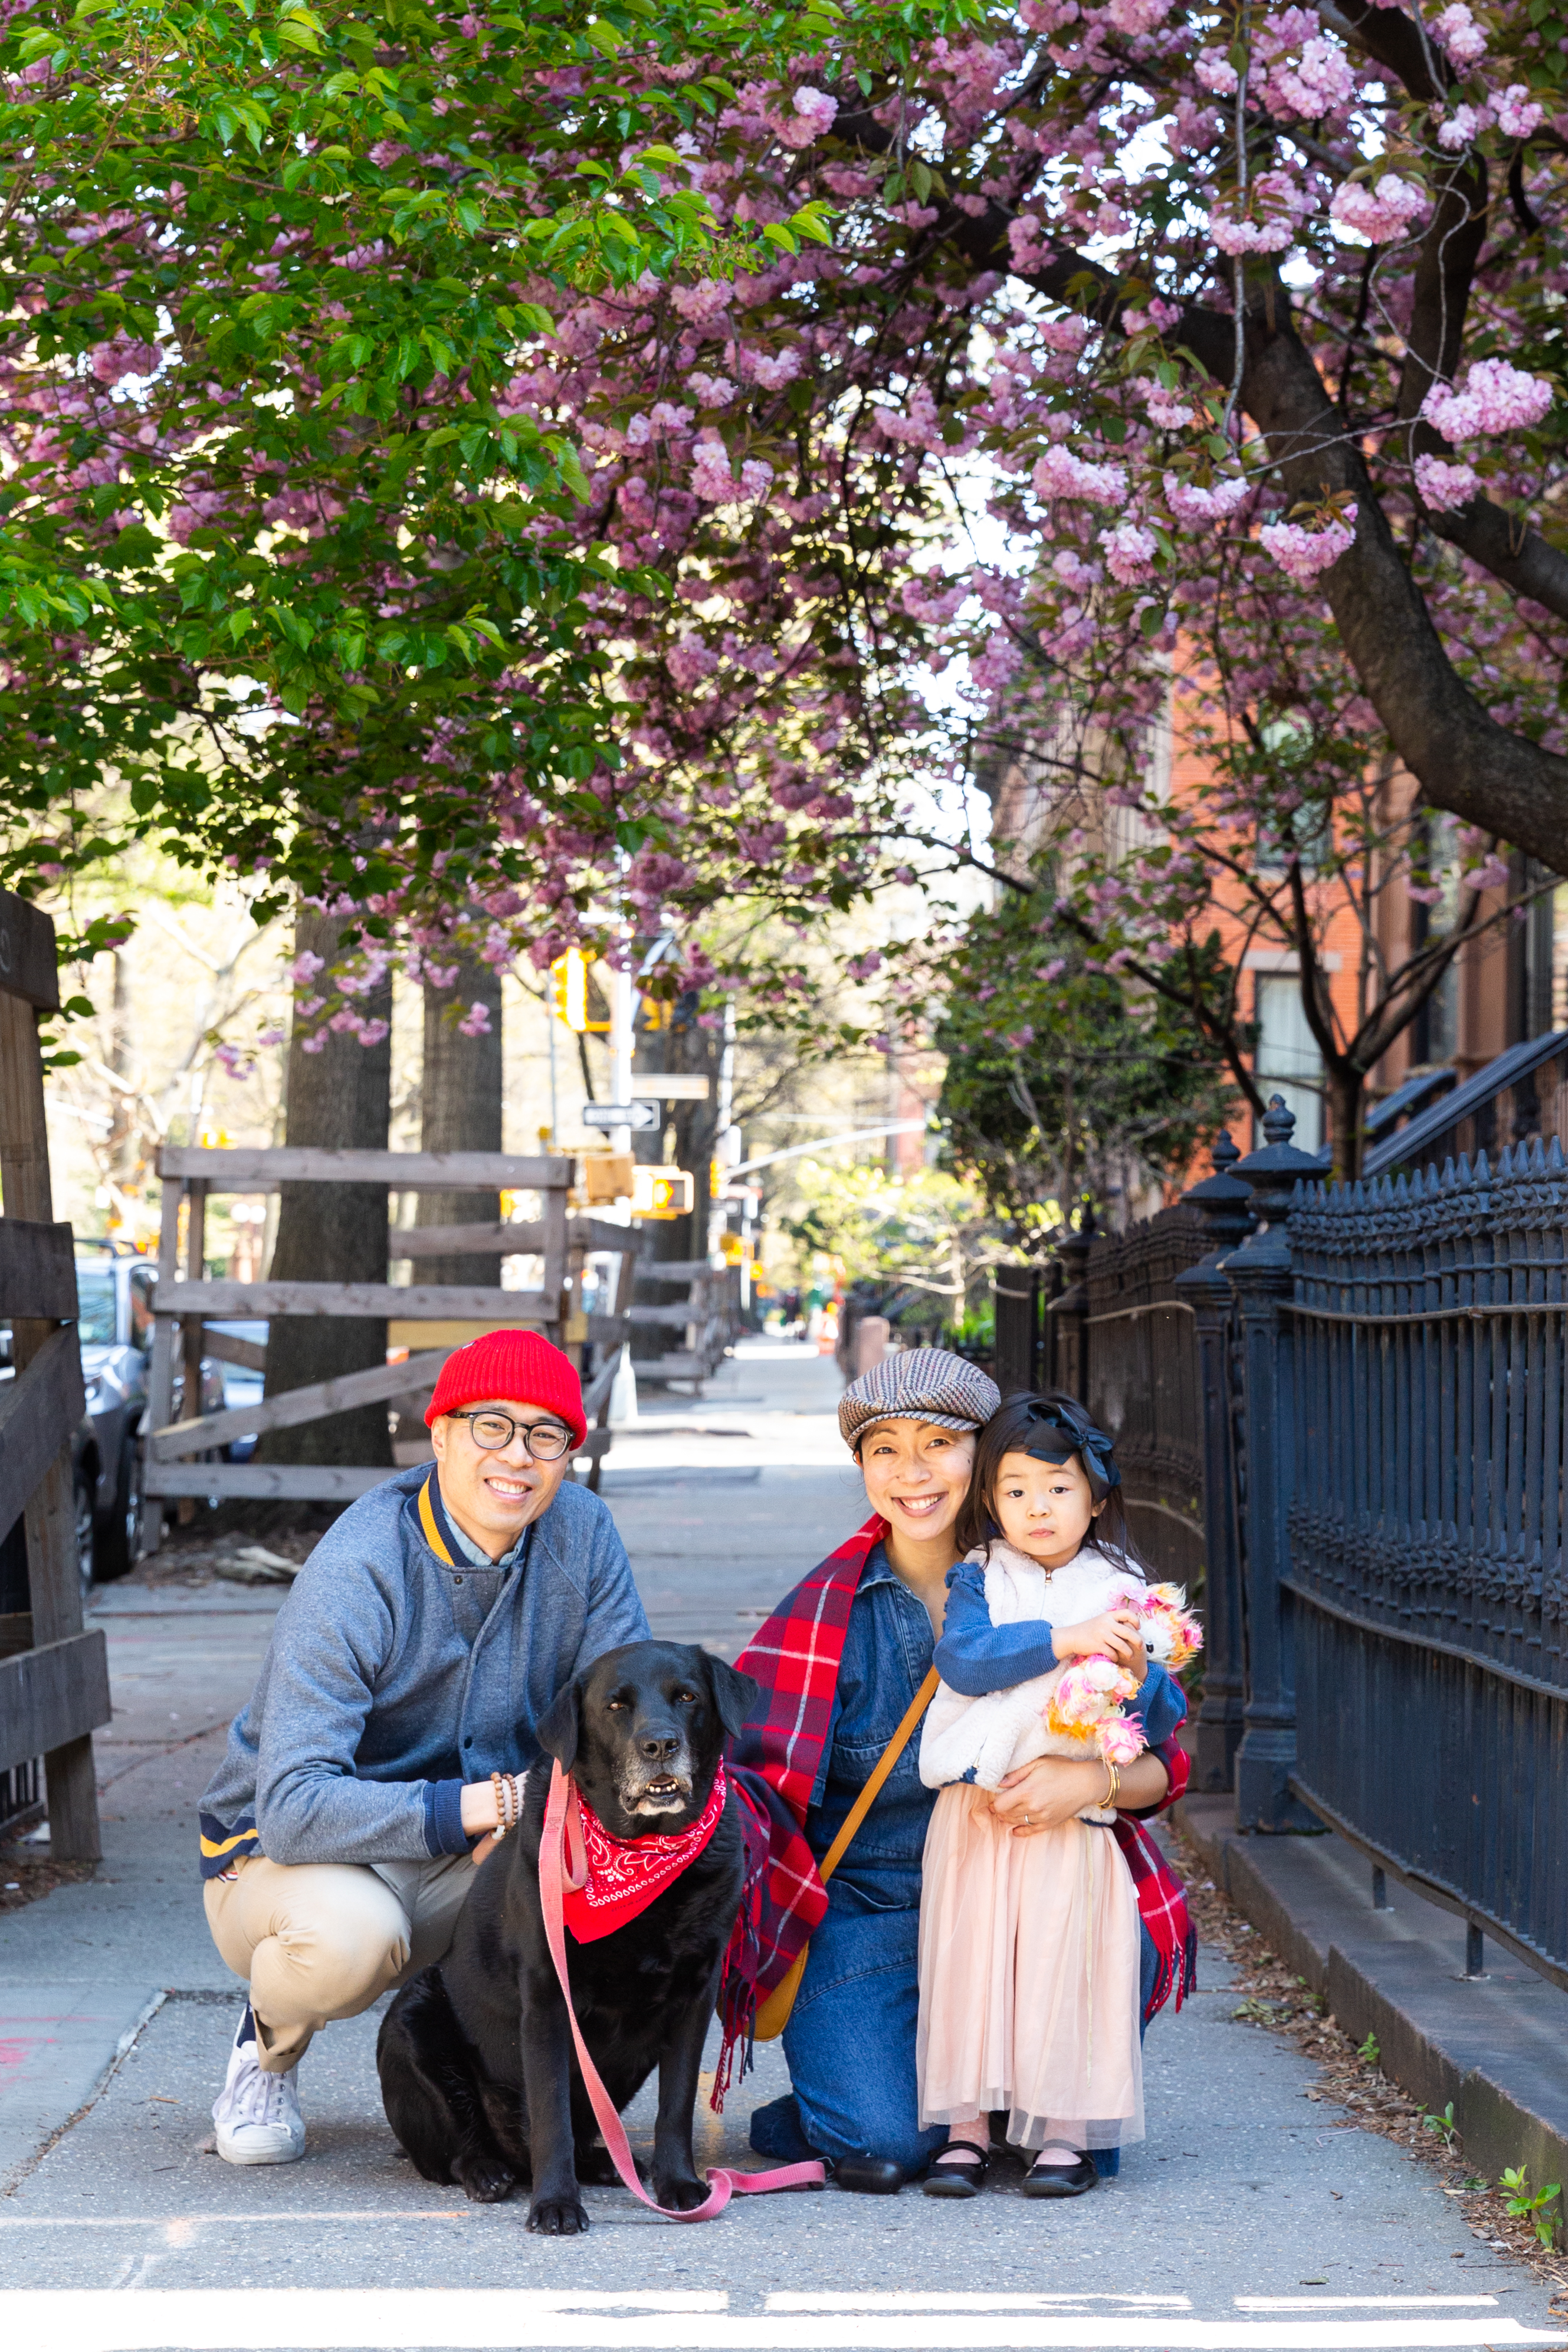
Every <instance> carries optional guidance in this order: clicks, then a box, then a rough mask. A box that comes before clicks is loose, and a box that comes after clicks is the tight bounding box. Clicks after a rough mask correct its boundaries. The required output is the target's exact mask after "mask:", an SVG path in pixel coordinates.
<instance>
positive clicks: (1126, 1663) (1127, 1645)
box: [1051, 1609, 1149, 1684]
mask: <svg viewBox="0 0 1568 2352" xmlns="http://www.w3.org/2000/svg"><path fill="white" fill-rule="evenodd" d="M1051 1647H1052V1649H1053V1650H1054V1651H1055V1652H1056V1654H1057V1655H1058V1658H1114V1659H1115V1661H1116V1663H1117V1664H1118V1665H1119V1666H1121V1667H1122V1668H1124V1670H1125V1671H1126V1672H1127V1673H1128V1674H1130V1675H1131V1676H1132V1679H1133V1681H1134V1682H1136V1683H1139V1684H1142V1681H1143V1679H1144V1677H1145V1675H1147V1674H1148V1672H1149V1653H1148V1651H1147V1650H1146V1649H1145V1648H1144V1647H1143V1627H1142V1622H1141V1621H1140V1620H1139V1619H1138V1618H1137V1617H1136V1616H1135V1615H1134V1614H1133V1612H1132V1611H1131V1609H1110V1610H1107V1611H1106V1612H1105V1614H1104V1615H1103V1616H1100V1617H1086V1618H1085V1619H1084V1621H1083V1622H1082V1624H1081V1625H1053V1626H1052V1627H1051Z"/></svg>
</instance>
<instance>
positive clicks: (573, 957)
mask: <svg viewBox="0 0 1568 2352" xmlns="http://www.w3.org/2000/svg"><path fill="white" fill-rule="evenodd" d="M550 989H551V997H552V1003H554V1006H555V1010H556V1013H558V1015H559V1016H560V1018H561V1019H562V1020H563V1021H564V1023H565V1024H566V1026H567V1027H568V1029H574V1030H576V1032H577V1033H578V1034H579V1035H581V1034H582V1033H583V1032H584V1030H585V1029H586V1030H590V1031H593V1032H595V1033H596V1032H599V1031H602V1030H605V1029H608V1028H609V1026H610V1024H609V1022H607V1021H590V1020H589V1018H588V959H587V957H586V956H585V955H584V953H583V950H582V949H581V948H568V949H567V950H566V952H565V954H564V955H563V956H557V957H556V959H555V961H554V962H553V963H552V965H551V967H550Z"/></svg>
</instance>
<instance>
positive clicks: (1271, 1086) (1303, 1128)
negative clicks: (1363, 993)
mask: <svg viewBox="0 0 1568 2352" xmlns="http://www.w3.org/2000/svg"><path fill="white" fill-rule="evenodd" d="M1256 1017H1257V1021H1258V1045H1257V1047H1256V1050H1255V1052H1254V1054H1253V1070H1254V1074H1255V1076H1257V1079H1258V1093H1259V1094H1260V1095H1261V1096H1262V1097H1263V1099H1264V1101H1265V1102H1267V1101H1268V1099H1269V1097H1270V1096H1271V1095H1283V1096H1284V1097H1285V1108H1287V1110H1290V1111H1294V1113H1295V1114H1296V1132H1295V1134H1294V1135H1293V1136H1292V1137H1291V1139H1290V1140H1291V1142H1292V1143H1293V1144H1294V1145H1295V1146H1296V1149H1297V1150H1299V1151H1321V1149H1322V1144H1323V1057H1322V1055H1321V1053H1320V1052H1319V1050H1318V1041H1317V1039H1316V1038H1315V1037H1314V1036H1313V1034H1312V1033H1311V1031H1310V1028H1309V1027H1308V1026H1307V1015H1306V1013H1305V1011H1304V1010H1303V1008H1302V1004H1301V982H1300V978H1299V976H1298V975H1297V974H1296V973H1295V972H1293V971H1291V972H1284V971H1280V972H1259V973H1258V1001H1257V1015H1256ZM1253 1124H1254V1127H1255V1128H1256V1129H1257V1133H1256V1135H1255V1138H1254V1144H1255V1148H1256V1147H1257V1146H1258V1145H1261V1144H1262V1142H1263V1140H1264V1136H1263V1132H1262V1128H1261V1124H1260V1123H1259V1122H1258V1121H1257V1120H1255V1121H1254V1122H1253Z"/></svg>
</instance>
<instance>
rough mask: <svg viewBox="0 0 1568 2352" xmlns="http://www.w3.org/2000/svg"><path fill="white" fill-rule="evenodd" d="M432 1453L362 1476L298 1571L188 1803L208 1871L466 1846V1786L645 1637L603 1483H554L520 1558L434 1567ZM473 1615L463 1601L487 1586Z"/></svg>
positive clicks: (505, 1767) (413, 1855)
mask: <svg viewBox="0 0 1568 2352" xmlns="http://www.w3.org/2000/svg"><path fill="white" fill-rule="evenodd" d="M428 1475H430V1474H429V1471H428V1468H427V1466H426V1465H423V1464H422V1465H418V1466H417V1467H416V1468H414V1469H410V1470H402V1471H399V1472H398V1473H397V1474H396V1475H395V1476H394V1477H391V1478H389V1479H387V1481H386V1482H385V1484H384V1486H376V1487H373V1489H372V1490H371V1492H370V1493H369V1494H368V1495H362V1496H361V1497H360V1499H359V1501H358V1502H357V1503H354V1504H353V1505H352V1506H351V1507H350V1508H349V1509H348V1510H346V1511H345V1512H344V1513H343V1515H342V1518H341V1519H339V1520H338V1521H337V1523H336V1525H335V1526H334V1527H332V1528H331V1529H330V1530H329V1532H328V1533H327V1534H326V1535H324V1536H323V1537H322V1538H321V1542H320V1543H319V1544H318V1545H317V1546H316V1549H315V1550H314V1551H313V1552H312V1553H311V1554H310V1559H309V1560H308V1561H307V1562H306V1564H305V1566H304V1567H303V1568H302V1569H301V1570H300V1574H299V1576H298V1577H297V1578H296V1579H295V1580H294V1585H293V1589H292V1591H290V1592H289V1597H288V1599H287V1600H286V1601H284V1603H283V1606H282V1608H281V1609H280V1610H279V1612H278V1622H277V1626H276V1628H275V1629H274V1632H273V1635H272V1640H271V1643H270V1644H269V1645H268V1652H267V1656H266V1659H265V1661H264V1662H263V1664H262V1668H261V1673H260V1675H259V1677H258V1681H257V1685H256V1688H255V1690H254V1692H253V1693H252V1694H251V1697H250V1701H249V1704H248V1705H247V1706H246V1707H245V1708H244V1709H243V1710H242V1712H241V1713H240V1714H239V1715H237V1717H235V1720H234V1722H233V1724H232V1725H231V1727H230V1729H229V1735H228V1746H227V1749H226V1754H225V1757H224V1760H223V1762H222V1764H221V1765H220V1766H219V1768H218V1770H217V1771H216V1774H215V1775H214V1778H213V1780H212V1782H211V1784H210V1786H209V1787H208V1789H207V1790H206V1792H205V1795H204V1796H203V1798H202V1801H201V1835H202V1874H203V1876H204V1877H215V1876H216V1875H217V1874H219V1873H220V1872H221V1871H223V1870H225V1869H226V1868H227V1867H228V1866H229V1864H231V1863H233V1862H235V1861H236V1860H237V1859H238V1858H240V1857H241V1856H244V1855H248V1854H254V1853H264V1854H266V1855H268V1857H269V1858H270V1859H271V1860H272V1861H273V1862H280V1863H301V1862H360V1863H366V1862H414V1861H419V1862H422V1861H426V1860H427V1859H429V1858H430V1857H432V1856H434V1855H437V1854H442V1853H465V1852H466V1851H467V1847H468V1841H467V1839H466V1838H465V1836H464V1834H463V1829H462V1822H461V1819H460V1815H459V1811H458V1801H459V1798H460V1795H461V1790H462V1785H463V1782H464V1781H465V1780H484V1779H486V1778H488V1776H489V1774H490V1773H491V1772H497V1771H499V1772H523V1771H526V1770H527V1769H528V1767H529V1766H530V1765H531V1764H532V1763H533V1762H534V1761H535V1760H536V1759H537V1758H538V1755H539V1744H538V1741H537V1739H536V1738H535V1736H534V1726H535V1724H536V1723H537V1722H538V1720H539V1717H541V1716H542V1714H543V1712H544V1710H545V1708H546V1707H547V1706H549V1704H550V1702H551V1700H552V1698H553V1697H554V1696H555V1694H556V1692H557V1691H558V1690H560V1689H561V1688H562V1687H563V1685H564V1684H566V1683H568V1682H570V1680H571V1679H572V1676H573V1675H574V1674H576V1673H577V1672H578V1671H579V1670H580V1669H581V1668H583V1667H584V1666H586V1665H588V1664H591V1663H592V1661H593V1660H594V1659H595V1658H597V1657H600V1656H602V1655H603V1654H604V1653H605V1651H606V1650H613V1649H615V1648H616V1647H617V1645H618V1644H619V1643H623V1642H637V1641H643V1640H646V1639H647V1618H646V1617H645V1615H644V1614H643V1606H642V1602H641V1601H639V1600H638V1598H637V1588H636V1586H635V1585H634V1583H633V1582H632V1572H631V1566H630V1563H629V1561H628V1560H627V1559H626V1549H625V1547H624V1545H623V1544H622V1542H621V1539H620V1537H619V1536H618V1535H617V1534H616V1528H615V1523H614V1521H613V1520H612V1519H611V1517H610V1514H609V1512H608V1511H607V1510H606V1509H605V1505H604V1504H603V1503H602V1502H601V1501H600V1500H599V1498H598V1496H596V1495H590V1494H589V1493H588V1492H587V1491H586V1489H585V1488H584V1487H582V1486H563V1487H562V1488H561V1491H560V1493H559V1494H558V1495H557V1496H556V1497H555V1500H554V1501H553V1502H552V1504H551V1506H550V1508H549V1509H548V1510H547V1511H546V1512H545V1513H544V1515H543V1517H542V1518H541V1519H539V1520H537V1521H536V1522H535V1524H534V1526H533V1527H532V1528H531V1529H530V1530H529V1531H528V1538H527V1540H526V1541H525V1544H524V1546H523V1547H522V1548H521V1549H520V1550H519V1553H518V1556H517V1557H518V1560H519V1562H520V1565H518V1566H516V1567H514V1568H511V1569H510V1570H507V1571H505V1572H500V1571H498V1570H493V1569H492V1570H474V1569H473V1568H472V1567H471V1566H470V1564H469V1563H468V1561H467V1560H465V1559H454V1560H443V1559H441V1558H439V1557H438V1555H437V1552H436V1551H435V1550H433V1549H432V1548H431V1546H430V1544H429V1543H428V1542H427V1540H426V1534H425V1530H424V1528H422V1526H421V1522H420V1514H419V1509H418V1499H419V1490H420V1488H421V1487H422V1486H424V1483H425V1481H426V1477H427V1476H428ZM491 1589H493V1590H494V1594H495V1597H494V1599H493V1600H490V1601H489V1603H488V1606H486V1607H485V1608H484V1612H483V1614H482V1616H480V1615H479V1612H478V1610H477V1609H476V1607H475V1603H476V1601H477V1600H478V1598H479V1595H480V1594H484V1595H486V1596H487V1597H488V1593H489V1591H490V1590H491Z"/></svg>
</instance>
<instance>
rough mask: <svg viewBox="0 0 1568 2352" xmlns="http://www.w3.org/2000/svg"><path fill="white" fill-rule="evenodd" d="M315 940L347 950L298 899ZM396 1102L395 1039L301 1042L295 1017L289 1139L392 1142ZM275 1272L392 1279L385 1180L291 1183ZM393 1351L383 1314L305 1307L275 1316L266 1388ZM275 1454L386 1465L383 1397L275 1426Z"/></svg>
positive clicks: (387, 1012) (303, 936)
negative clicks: (307, 1047)
mask: <svg viewBox="0 0 1568 2352" xmlns="http://www.w3.org/2000/svg"><path fill="white" fill-rule="evenodd" d="M304 950H310V953H312V954H314V955H319V956H321V958H322V959H323V961H325V962H327V963H329V964H330V963H331V961H333V959H334V958H335V957H336V955H337V954H338V952H339V938H338V930H337V926H336V925H335V924H334V923H332V922H331V921H330V920H329V919H327V918H326V917H324V916H321V915H317V914H312V913H310V912H309V911H307V910H306V909H305V908H301V909H300V913H299V914H298V915H297V917H296V918H295V922H294V951H295V953H296V955H298V954H300V953H302V952H303V951H304ZM358 1004H359V1008H360V1010H361V1011H362V1012H363V1013H364V1016H365V1018H366V1019H367V1020H373V1021H374V1020H379V1021H385V1022H388V1023H390V1021H391V1018H392V988H391V983H390V982H388V984H387V986H386V987H385V988H384V989H383V990H380V991H379V992H377V993H376V994H375V995H374V996H370V997H361V998H359V999H358ZM391 1109H392V1041H391V1038H390V1035H389V1036H386V1037H384V1038H383V1039H382V1041H381V1043H380V1045H361V1044H360V1042H359V1040H358V1039H357V1038H356V1037H353V1036H352V1035H340V1034H336V1033H334V1032H329V1033H328V1036H327V1042H326V1045H324V1046H323V1048H322V1050H321V1052H320V1053H319V1054H307V1053H306V1052H305V1051H304V1042H303V1037H302V1035H301V1034H300V1032H299V1030H298V1028H296V1034H295V1035H294V1036H293V1037H292V1038H291V1039H290V1041H289V1071H288V1125H287V1129H286V1132H285V1139H286V1141H287V1142H288V1143H289V1145H290V1146H293V1147H295V1148H298V1147H300V1146H304V1147H306V1148H316V1149H320V1150H335V1151H384V1150H386V1145H387V1127H388V1122H389V1119H390V1117H391ZM270 1279H271V1280H272V1281H274V1282H384V1281H385V1280H386V1187H385V1185H384V1184H285V1185H284V1186H283V1187H282V1188H281V1195H280V1200H279V1214H278V1239H277V1242H276V1244H274V1247H273V1252H272V1265H271V1269H270ZM385 1360H386V1325H385V1322H384V1320H382V1319H381V1318H375V1317H370V1316H366V1317H363V1318H362V1317H359V1316H352V1317H350V1316H335V1315H308V1316H287V1317H280V1318H278V1319H276V1320H275V1321H274V1323H273V1325H272V1328H271V1330H270V1332H269V1334H268V1343H267V1394H268V1396H277V1395H279V1393H280V1392H281V1391H283V1390H285V1389H297V1388H303V1387H305V1386H307V1385H308V1384H309V1383H310V1382H311V1381H328V1380H334V1379H336V1378H338V1377H339V1376H340V1375H341V1374H342V1373H344V1372H360V1371H366V1370H369V1369H370V1367H371V1366H372V1365H374V1364H382V1363H384V1362H385ZM257 1452H258V1458H259V1459H260V1460H263V1461H267V1462H310V1463H317V1462H325V1463H334V1464H344V1465H353V1466H356V1467H358V1466H363V1467H365V1468H368V1469H379V1468H381V1467H382V1466H383V1465H385V1466H386V1467H387V1468H389V1469H390V1467H391V1466H392V1442H391V1439H390V1438H389V1436H388V1434H387V1425H386V1407H385V1406H384V1405H383V1404H372V1405H361V1406H358V1407H356V1408H355V1409H354V1410H353V1412H338V1413H332V1414H331V1415H330V1416H329V1418H328V1419H326V1420H324V1421H311V1422H306V1423H304V1424H303V1426H302V1427H300V1428H298V1429H280V1430H274V1431H272V1432H270V1433H268V1435H266V1436H264V1437H263V1438H262V1440H261V1443H260V1444H259V1446H258V1449H257Z"/></svg>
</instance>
